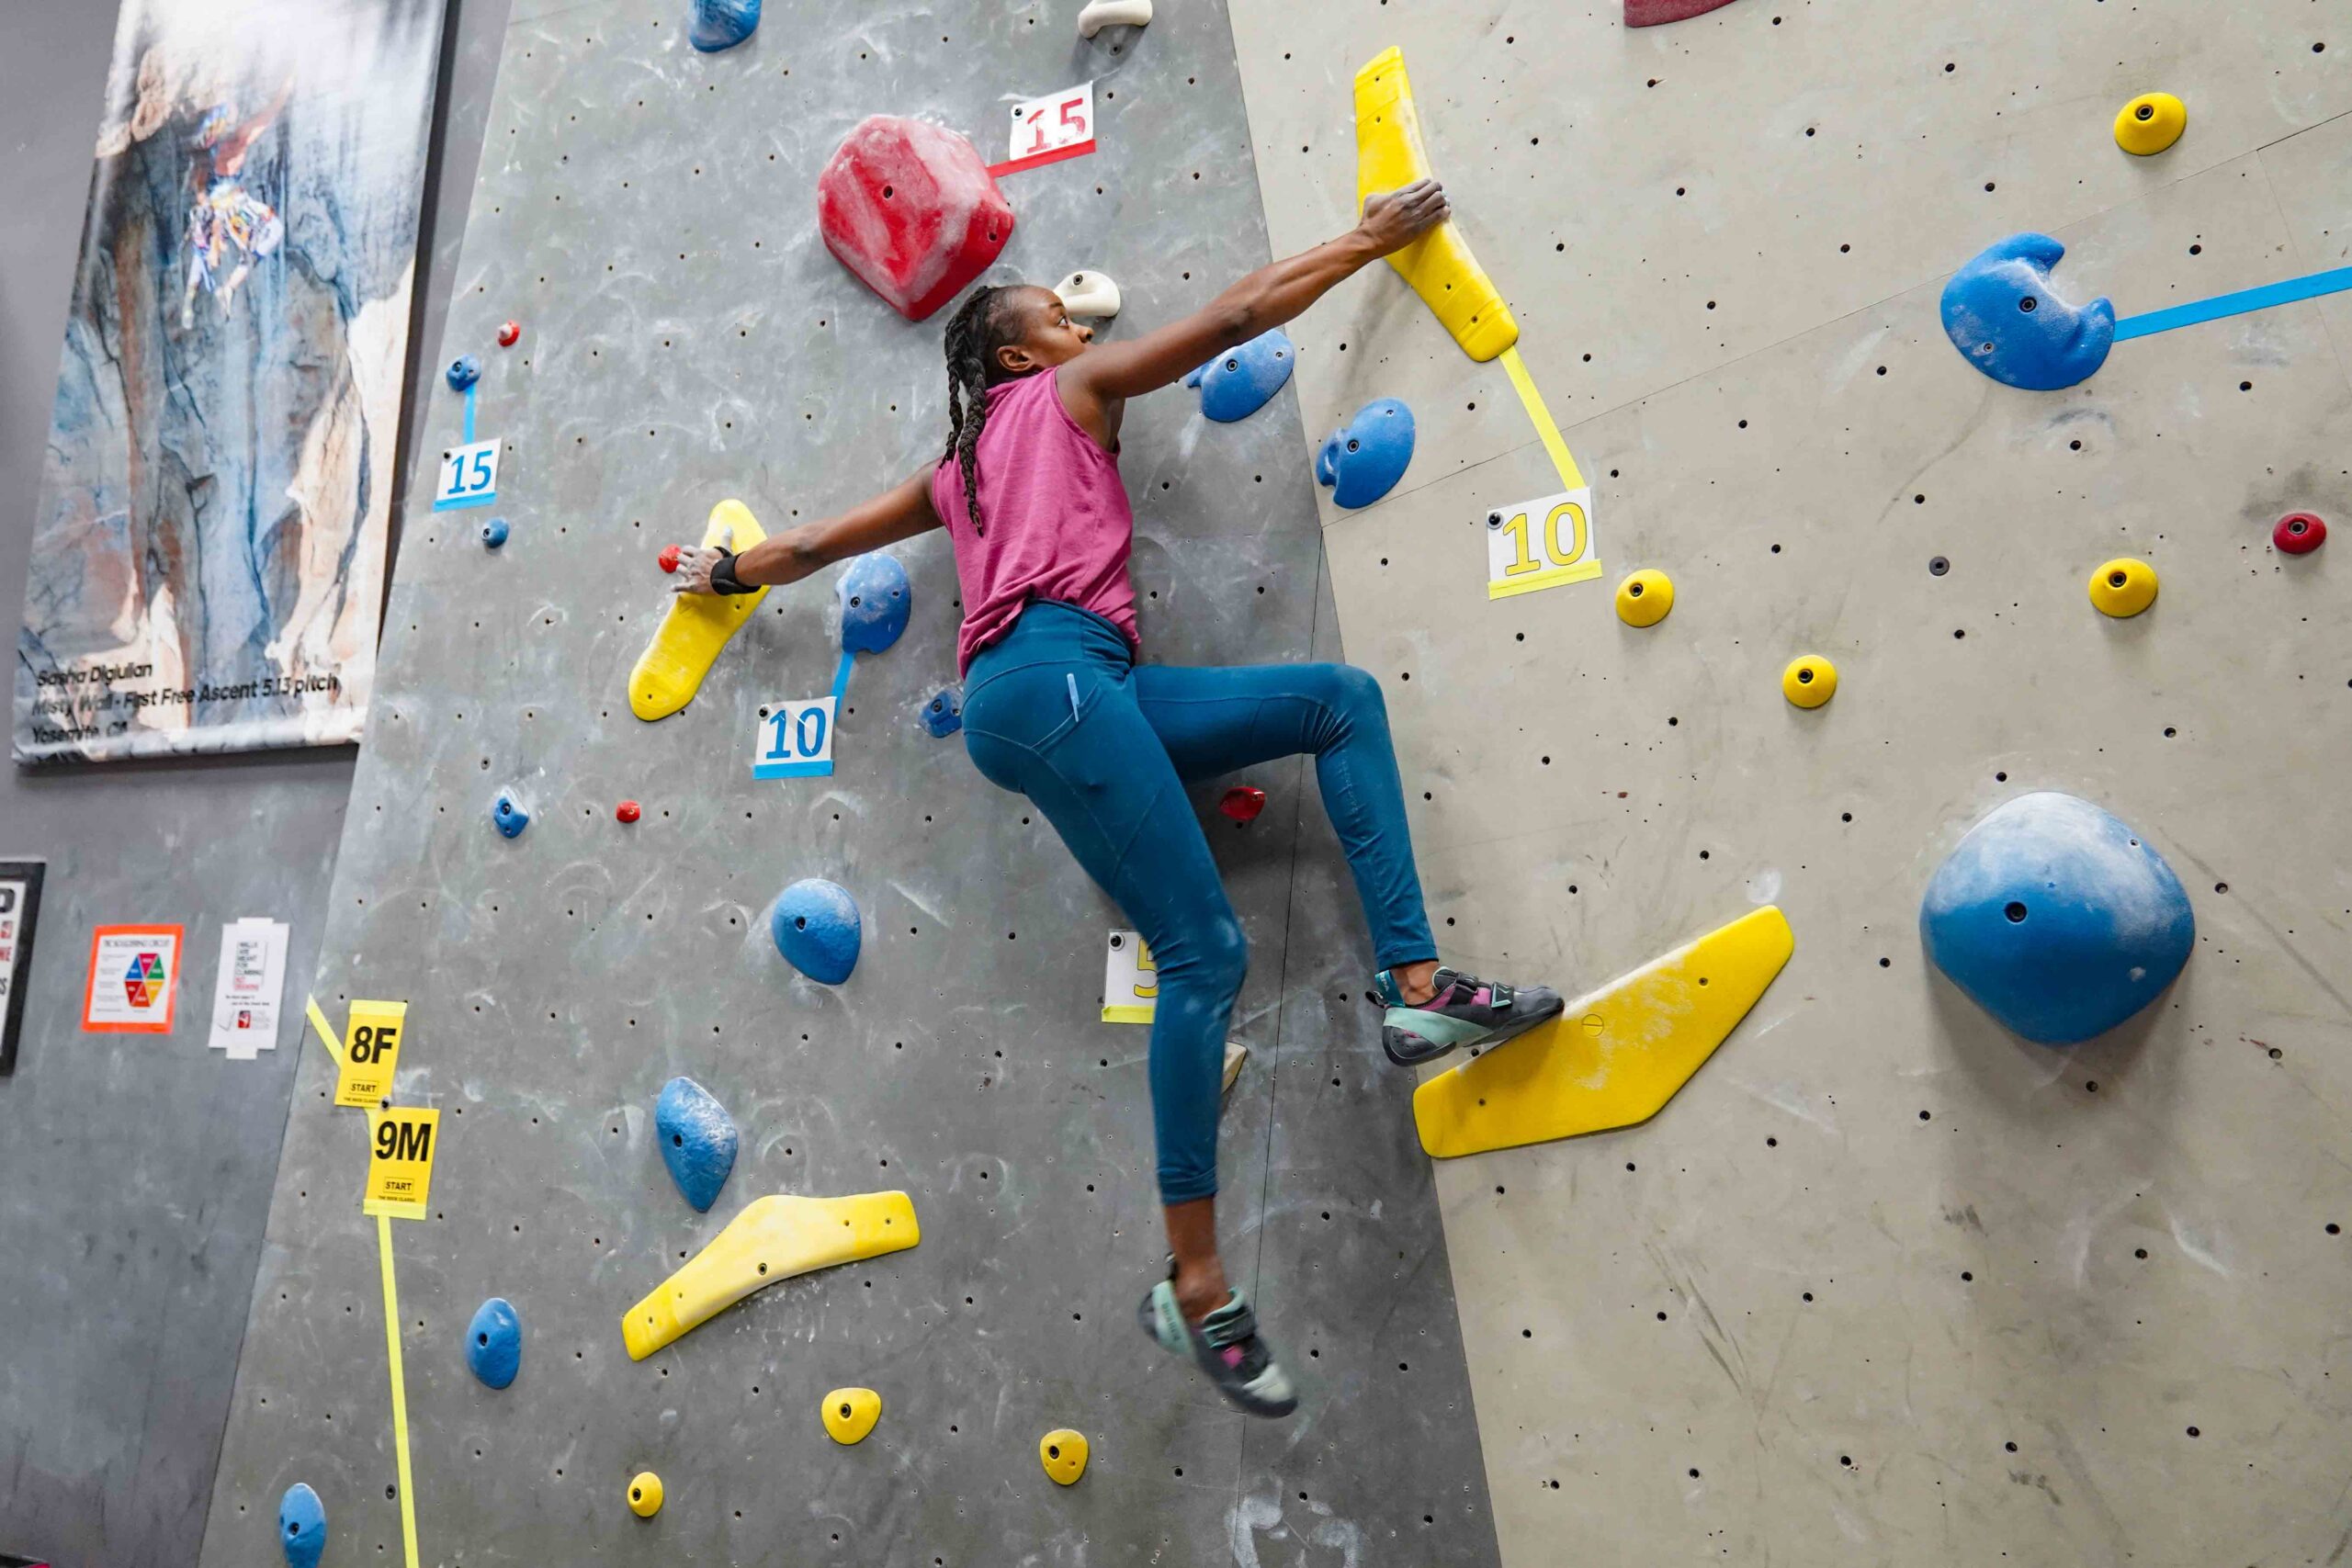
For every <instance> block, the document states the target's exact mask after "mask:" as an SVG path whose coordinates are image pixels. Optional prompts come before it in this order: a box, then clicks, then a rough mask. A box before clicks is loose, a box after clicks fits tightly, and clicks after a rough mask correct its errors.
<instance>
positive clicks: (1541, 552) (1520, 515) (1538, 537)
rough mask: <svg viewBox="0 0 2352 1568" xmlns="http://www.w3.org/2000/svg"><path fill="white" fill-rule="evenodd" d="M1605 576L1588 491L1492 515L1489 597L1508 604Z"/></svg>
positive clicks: (1526, 503)
mask: <svg viewBox="0 0 2352 1568" xmlns="http://www.w3.org/2000/svg"><path fill="white" fill-rule="evenodd" d="M1599 576H1600V547H1599V545H1598V544H1596V543H1595V541H1594V539H1593V536H1592V491H1591V489H1590V488H1589V487H1588V488H1586V489H1583V490H1572V491H1563V492H1562V493H1560V494H1558V495H1547V496H1545V497H1544V498H1543V499H1542V500H1540V501H1523V502H1520V503H1519V504H1517V505H1515V506H1505V507H1501V508H1499V509H1498V510H1496V511H1493V512H1489V513H1487V598H1489V599H1508V598H1509V597H1510V596H1511V595H1512V594H1514V593H1532V592H1535V591H1536V590H1537V589H1539V588H1557V587H1560V586H1561V585H1562V584H1564V583H1569V582H1587V581H1591V580H1592V579H1593V578H1596V577H1599Z"/></svg>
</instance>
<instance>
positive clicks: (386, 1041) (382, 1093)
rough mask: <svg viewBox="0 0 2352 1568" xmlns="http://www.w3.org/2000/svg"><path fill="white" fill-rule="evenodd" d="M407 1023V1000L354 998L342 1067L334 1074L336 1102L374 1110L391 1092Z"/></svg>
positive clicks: (389, 1096)
mask: <svg viewBox="0 0 2352 1568" xmlns="http://www.w3.org/2000/svg"><path fill="white" fill-rule="evenodd" d="M407 1027H408V1004H407V1003H406V1002H354V1003H352V1004H351V1022H350V1025H349V1027H348V1028H346V1029H345V1032H344V1042H343V1070H342V1071H341V1072H340V1073H338V1074H337V1075H336V1076H335V1083H334V1102H335V1103H336V1104H337V1105H358V1106H365V1107H368V1109H370V1110H372V1109H374V1108H375V1107H377V1106H379V1105H381V1104H383V1103H384V1101H385V1100H390V1098H391V1095H392V1070H393V1069H394V1068H395V1067H397V1066H400V1059H401V1033H402V1032H404V1031H405V1030H406V1029H407Z"/></svg>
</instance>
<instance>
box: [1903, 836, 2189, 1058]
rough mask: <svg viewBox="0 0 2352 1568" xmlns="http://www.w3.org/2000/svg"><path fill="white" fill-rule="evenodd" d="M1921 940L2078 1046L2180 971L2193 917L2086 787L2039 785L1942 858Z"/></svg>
mask: <svg viewBox="0 0 2352 1568" xmlns="http://www.w3.org/2000/svg"><path fill="white" fill-rule="evenodd" d="M1919 940H1920V941H1921V942H1924V943H1925V944H1926V945H1927V949H1928V957H1929V958H1931V959H1933V960H1935V963H1936V966H1937V967H1938V968H1939V969H1941V970H1942V971H1943V972H1944V973H1945V974H1946V975H1948V976H1951V981H1952V984H1954V985H1956V986H1958V987H1960V988H1961V989H1962V990H1963V991H1966V992H1967V993H1968V994H1969V995H1970V996H1971V997H1973V998H1975V1000H1976V1004H1977V1005H1978V1006H1979V1007H1982V1008H1983V1009H1984V1010H1985V1011H1986V1012H1989V1013H1991V1014H1992V1015H1993V1016H1994V1018H1996V1019H1997V1020H1998V1021H2000V1022H2001V1023H2002V1024H2004V1025H2006V1026H2007V1028H2009V1029H2010V1030H2012V1031H2014V1032H2017V1033H2018V1034H2021V1035H2023V1036H2024V1037H2025V1038H2027V1039H2028V1040H2032V1041H2037V1042H2039V1043H2041V1044H2044V1045H2072V1044H2075V1043H2077V1042H2079V1041H2084V1040H2088V1039H2089V1038H2090V1037H2091V1036H2092V1035H2094V1034H2098V1033H2099V1032H2102V1031H2105V1030H2109V1029H2112V1028H2114V1027H2115V1026H2116V1025H2117V1024H2119V1023H2121V1022H2122V1021H2124V1020H2125V1019H2127V1018H2130V1017H2131V1015H2132V1014H2133V1013H2135V1012H2138V1011H2139V1010H2141V1009H2142V1008H2143V1007H2145V1006H2147V1005H2148V1003H2149V1002H2151V1001H2153V1000H2154V999H2155V997H2156V995H2157V993H2159V992H2160V991H2162V990H2163V989H2164V988H2165V987H2166V986H2169V985H2170V984H2172V981H2173V976H2176V975H2178V974H2179V973H2180V968H2181V965H2182V964H2186V963H2188V954H2189V951H2190V950H2191V949H2192V948H2193V947H2195V946H2196V943H2197V917H2196V915H2195V913H2194V912H2193V911H2191V910H2190V908H2189V907H2188V893H2187V892H2186V891H2185V890H2183V888H2182V887H2181V886H2180V878H2179V877H2177V876H2175V875H2174V874H2173V871H2172V867H2170V866H2168V865H2166V864H2165V862H2164V857H2163V856H2162V855H2159V854H2157V853H2156V852H2155V851H2154V850H2152V849H2150V848H2149V847H2148V846H2147V845H2146V844H2145V843H2143V842H2142V841H2141V840H2140V837H2139V835H2138V834H2136V833H2134V832H2132V831H2131V829H2130V828H2128V827H2126V826H2124V825H2123V824H2122V823H2121V822H2120V821H2118V820H2116V818H2113V817H2111V816H2109V814H2108V813H2107V812H2105V811H2102V810H2101V809H2099V808H2098V807H2096V806H2094V805H2092V804H2091V803H2090V802H2089V801H2087V800H2082V799H2078V798H2077V797H2075V796H2074V795H2059V794H2057V793H2055V792H2053V791H2042V792H2041V793H2039V794H2035V795H2019V796H2018V798H2017V799H2015V800H2012V801H2010V802H2009V803H2008V804H2007V805H2006V806H2002V807H1997V808H1996V809H1995V810H1993V811H1990V812H1988V813H1986V814H1985V818H1984V820H1982V821H1980V822H1978V823H1977V824H1976V826H1975V827H1973V828H1971V829H1969V830H1968V833H1967V836H1966V837H1964V838H1962V840H1960V842H1959V844H1958V845H1957V846H1955V847H1954V848H1953V850H1952V852H1951V854H1950V855H1949V856H1947V857H1945V860H1944V863H1943V864H1941V865H1939V866H1938V867H1937V868H1936V874H1935V875H1934V876H1933V877H1931V878H1929V879H1928V893H1927V897H1925V898H1924V899H1922V900H1921V901H1920V904H1919Z"/></svg>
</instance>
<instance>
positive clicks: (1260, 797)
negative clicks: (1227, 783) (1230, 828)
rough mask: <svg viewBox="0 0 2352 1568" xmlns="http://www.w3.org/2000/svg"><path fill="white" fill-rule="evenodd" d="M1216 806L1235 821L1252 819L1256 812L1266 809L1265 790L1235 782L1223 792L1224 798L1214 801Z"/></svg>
mask: <svg viewBox="0 0 2352 1568" xmlns="http://www.w3.org/2000/svg"><path fill="white" fill-rule="evenodd" d="M1216 808H1217V809H1218V810H1219V811H1222V812H1224V813H1225V814H1226V815H1227V817H1230V818H1233V819H1234V820H1235V821H1236V822H1250V821H1254V820H1256V819H1257V816H1258V813H1260V812H1261V811H1263V810H1264V809H1266V792H1265V791H1264V790H1262V789H1253V788H1251V787H1250V785H1248V784H1235V785H1234V786H1233V787H1232V788H1231V789H1229V790H1227V791H1226V792H1225V798H1224V799H1223V800H1220V801H1218V802H1217V803H1216Z"/></svg>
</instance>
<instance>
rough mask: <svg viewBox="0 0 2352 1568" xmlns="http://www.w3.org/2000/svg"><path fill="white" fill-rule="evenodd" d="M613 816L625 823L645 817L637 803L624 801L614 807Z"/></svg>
mask: <svg viewBox="0 0 2352 1568" xmlns="http://www.w3.org/2000/svg"><path fill="white" fill-rule="evenodd" d="M613 815H614V816H615V817H616V818H620V819H621V820H622V821H624V822H634V821H636V820H637V819H638V818H639V817H641V816H643V815H644V812H643V811H642V810H640V809H639V807H638V804H637V802H635V801H633V800H624V801H622V802H621V803H620V804H619V805H618V806H616V807H613Z"/></svg>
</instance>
